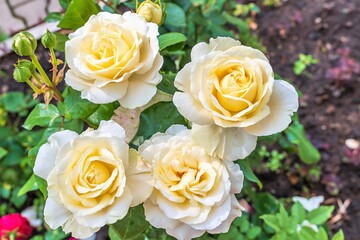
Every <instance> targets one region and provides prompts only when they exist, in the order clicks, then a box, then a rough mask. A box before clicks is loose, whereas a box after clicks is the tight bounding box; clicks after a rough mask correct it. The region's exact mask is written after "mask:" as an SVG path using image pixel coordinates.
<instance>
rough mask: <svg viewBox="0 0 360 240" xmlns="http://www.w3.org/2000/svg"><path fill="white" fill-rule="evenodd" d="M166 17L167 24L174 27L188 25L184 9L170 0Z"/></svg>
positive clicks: (167, 4)
mask: <svg viewBox="0 0 360 240" xmlns="http://www.w3.org/2000/svg"><path fill="white" fill-rule="evenodd" d="M165 13H166V18H165V25H169V26H173V27H185V26H186V17H185V13H184V10H183V9H182V8H181V7H179V6H178V5H176V4H174V3H171V2H168V3H166V9H165Z"/></svg>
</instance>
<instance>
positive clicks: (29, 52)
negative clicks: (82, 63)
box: [12, 31, 65, 104]
mask: <svg viewBox="0 0 360 240" xmlns="http://www.w3.org/2000/svg"><path fill="white" fill-rule="evenodd" d="M41 43H42V45H43V46H44V47H45V48H48V49H49V51H50V60H49V62H50V63H51V64H52V66H53V67H52V74H53V76H52V79H51V80H50V79H49V77H48V76H47V74H46V73H45V71H44V69H43V67H42V66H41V65H40V63H39V61H38V59H37V56H36V55H35V50H36V48H37V40H36V39H35V37H34V36H33V35H32V34H31V33H29V32H20V33H18V34H16V35H15V36H14V38H13V43H12V49H13V50H14V51H15V53H16V54H18V55H19V56H22V57H30V59H31V61H30V60H27V59H20V60H18V62H17V64H16V65H15V69H14V75H13V76H14V79H15V80H16V81H18V82H20V83H27V84H28V85H29V86H30V87H31V88H32V90H33V91H34V98H36V97H37V96H38V95H44V100H45V103H46V104H49V103H50V101H51V100H52V99H53V97H55V98H56V99H57V100H59V101H62V100H63V99H62V96H61V94H60V92H59V91H58V90H57V89H56V86H57V85H58V84H59V83H60V82H61V81H62V79H63V76H64V70H65V64H64V65H63V67H62V69H60V70H58V66H59V65H61V64H63V61H61V60H60V59H57V58H56V56H55V52H54V47H55V46H56V35H55V34H54V33H52V32H49V31H47V32H46V33H45V34H44V35H43V36H42V38H41Z"/></svg>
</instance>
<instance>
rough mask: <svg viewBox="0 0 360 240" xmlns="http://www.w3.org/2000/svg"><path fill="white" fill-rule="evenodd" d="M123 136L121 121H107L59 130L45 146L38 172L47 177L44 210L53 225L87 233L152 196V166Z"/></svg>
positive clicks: (78, 234) (80, 235)
mask: <svg viewBox="0 0 360 240" xmlns="http://www.w3.org/2000/svg"><path fill="white" fill-rule="evenodd" d="M124 138H125V131H124V129H123V128H122V127H120V126H119V125H118V124H117V123H115V122H113V121H102V122H101V123H100V126H99V128H98V129H97V130H92V129H88V130H87V131H85V132H83V133H82V134H80V135H78V134H77V133H75V132H72V131H69V130H65V131H61V132H57V133H54V134H53V135H51V136H50V138H49V140H48V143H46V144H44V145H43V146H41V148H40V149H39V153H38V155H37V157H36V161H35V167H34V173H35V174H36V175H38V176H40V177H42V178H44V179H46V181H47V183H48V187H47V190H48V198H47V200H46V204H45V209H44V216H45V221H46V223H47V224H48V225H49V226H50V227H51V228H52V229H56V228H58V227H60V226H62V228H63V230H64V232H65V233H69V232H71V233H72V236H73V237H75V238H87V237H90V236H91V235H92V234H94V233H95V232H97V231H98V230H99V229H100V228H101V227H102V226H104V225H106V224H112V223H115V222H116V221H117V220H119V219H122V218H123V217H125V215H126V214H127V212H128V209H129V207H133V206H136V205H138V204H140V203H142V202H143V201H145V200H146V199H147V198H148V197H149V195H150V194H151V191H152V181H151V176H150V174H149V169H148V167H147V166H146V165H145V163H144V161H143V160H142V158H141V157H140V156H139V155H138V153H137V152H136V151H135V150H130V151H129V146H128V145H127V144H126V143H125V141H124Z"/></svg>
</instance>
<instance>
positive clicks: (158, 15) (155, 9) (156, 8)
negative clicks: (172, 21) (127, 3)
mask: <svg viewBox="0 0 360 240" xmlns="http://www.w3.org/2000/svg"><path fill="white" fill-rule="evenodd" d="M136 13H137V14H138V15H140V16H143V17H144V18H145V20H146V21H147V22H153V23H156V24H157V25H160V24H161V23H162V17H163V10H162V9H161V5H159V4H156V3H153V2H152V1H150V0H145V1H144V2H142V3H141V4H140V6H139V7H138V8H137V9H136Z"/></svg>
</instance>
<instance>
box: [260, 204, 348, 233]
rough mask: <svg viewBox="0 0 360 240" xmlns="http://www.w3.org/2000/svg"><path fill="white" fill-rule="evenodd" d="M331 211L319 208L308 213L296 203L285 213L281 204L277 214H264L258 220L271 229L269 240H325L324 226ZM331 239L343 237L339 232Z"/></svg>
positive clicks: (328, 207) (332, 208)
mask: <svg viewBox="0 0 360 240" xmlns="http://www.w3.org/2000/svg"><path fill="white" fill-rule="evenodd" d="M333 210H334V207H333V206H320V207H318V208H316V209H314V210H312V211H310V212H308V211H306V210H305V209H304V207H303V206H302V205H301V204H300V203H299V202H296V203H294V204H293V206H292V207H291V210H290V212H288V211H286V209H285V207H284V205H283V204H280V209H279V212H277V213H275V214H265V215H262V216H261V217H260V218H261V219H263V220H264V222H265V224H266V226H268V227H270V228H271V229H272V231H273V233H272V238H271V239H273V240H276V239H294V240H296V239H298V240H311V239H316V240H327V239H328V233H327V232H326V230H325V227H324V224H325V223H326V221H327V220H328V219H329V217H330V216H331V213H332V212H333ZM332 239H344V237H343V236H342V237H341V232H340V233H338V234H337V236H334V237H333V238H332Z"/></svg>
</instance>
